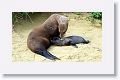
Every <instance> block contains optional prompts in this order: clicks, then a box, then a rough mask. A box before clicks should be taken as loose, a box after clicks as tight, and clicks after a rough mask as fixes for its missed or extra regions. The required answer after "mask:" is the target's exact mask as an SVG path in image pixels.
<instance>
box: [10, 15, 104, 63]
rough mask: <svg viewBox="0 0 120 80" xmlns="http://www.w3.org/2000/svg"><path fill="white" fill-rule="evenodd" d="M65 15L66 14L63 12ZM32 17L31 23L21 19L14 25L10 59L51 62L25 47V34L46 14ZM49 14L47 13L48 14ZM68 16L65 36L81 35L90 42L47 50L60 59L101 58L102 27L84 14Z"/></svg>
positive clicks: (98, 59) (40, 21) (85, 60)
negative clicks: (75, 46) (20, 21)
mask: <svg viewBox="0 0 120 80" xmlns="http://www.w3.org/2000/svg"><path fill="white" fill-rule="evenodd" d="M65 15H66V14H65ZM40 16H43V17H38V16H37V17H34V19H32V20H33V23H30V22H25V21H23V22H22V23H21V24H17V25H15V29H14V31H13V32H12V46H13V48H12V49H13V50H12V61H14V62H17V61H19V62H21V61H24V62H28V61H29V62H31V61H43V62H53V61H51V60H48V59H46V58H44V57H42V56H40V55H37V54H35V53H33V52H31V51H30V50H29V49H28V48H27V44H26V41H27V36H28V34H29V32H30V31H31V30H32V29H33V27H36V26H37V25H39V24H42V23H43V21H45V19H47V16H46V17H45V15H44V14H41V15H40ZM48 16H49V15H48ZM67 16H68V17H69V27H68V30H67V32H66V34H65V36H71V35H78V36H82V37H84V38H85V39H87V40H90V41H91V42H90V43H89V44H77V46H78V48H74V47H73V46H62V47H60V46H51V47H50V48H49V49H48V51H49V52H50V53H52V54H53V55H55V56H57V57H58V58H60V59H61V60H57V62H61V61H64V62H65V61H70V62H71V61H73V62H74V61H75V62H100V61H101V59H102V27H101V25H100V24H96V23H94V24H93V23H91V22H90V21H88V20H87V18H86V16H88V14H84V15H80V16H78V15H76V14H73V13H72V14H71V13H69V14H67Z"/></svg>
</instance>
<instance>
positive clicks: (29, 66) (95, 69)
mask: <svg viewBox="0 0 120 80" xmlns="http://www.w3.org/2000/svg"><path fill="white" fill-rule="evenodd" d="M0 6H1V7H0V18H1V19H0V25H1V29H0V36H1V37H0V38H1V39H0V44H1V47H0V50H1V53H0V72H1V73H3V74H114V4H113V1H112V0H79V1H75V0H42V1H40V0H29V2H28V0H24V1H20V0H4V1H1V2H0ZM94 11H96V12H97V11H100V12H102V14H103V18H102V19H103V20H102V21H103V24H102V36H103V37H102V41H103V42H102V43H103V44H102V54H103V58H102V61H101V62H96V63H95V62H70V63H68V62H54V63H42V62H16V63H15V62H12V60H11V55H12V44H11V42H12V32H11V31H12V30H11V25H12V23H11V22H12V20H11V18H12V15H11V13H12V12H94Z"/></svg>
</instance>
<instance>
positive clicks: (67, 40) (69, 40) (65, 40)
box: [51, 36, 90, 48]
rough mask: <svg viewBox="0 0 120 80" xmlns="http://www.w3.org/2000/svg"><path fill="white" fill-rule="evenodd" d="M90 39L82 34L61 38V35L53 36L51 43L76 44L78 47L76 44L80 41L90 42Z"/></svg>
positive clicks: (58, 44)
mask: <svg viewBox="0 0 120 80" xmlns="http://www.w3.org/2000/svg"><path fill="white" fill-rule="evenodd" d="M89 42H90V41H89V40H85V39H84V38H83V37H81V36H68V37H64V38H62V39H61V38H60V37H53V38H52V39H51V43H52V44H53V45H57V46H70V45H72V46H75V47H76V48H78V46H77V45H76V44H79V43H83V44H88V43H89Z"/></svg>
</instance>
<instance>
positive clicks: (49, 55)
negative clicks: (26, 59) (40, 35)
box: [36, 49, 60, 60]
mask: <svg viewBox="0 0 120 80" xmlns="http://www.w3.org/2000/svg"><path fill="white" fill-rule="evenodd" d="M36 53H37V54H40V55H42V56H44V57H46V58H47V59H50V60H60V59H59V58H57V57H56V56H54V55H52V54H50V53H49V52H48V51H47V50H43V49H37V50H36Z"/></svg>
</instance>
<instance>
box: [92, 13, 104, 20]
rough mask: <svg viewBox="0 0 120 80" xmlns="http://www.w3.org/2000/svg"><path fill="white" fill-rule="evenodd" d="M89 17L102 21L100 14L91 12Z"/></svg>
mask: <svg viewBox="0 0 120 80" xmlns="http://www.w3.org/2000/svg"><path fill="white" fill-rule="evenodd" d="M91 17H93V18H95V19H99V20H101V19H102V12H92V13H91Z"/></svg>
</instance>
